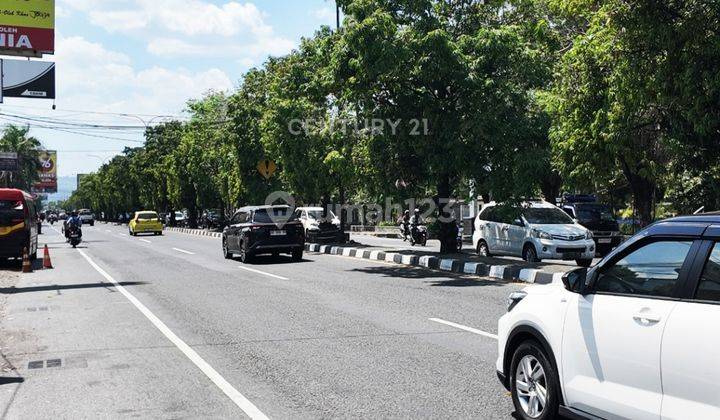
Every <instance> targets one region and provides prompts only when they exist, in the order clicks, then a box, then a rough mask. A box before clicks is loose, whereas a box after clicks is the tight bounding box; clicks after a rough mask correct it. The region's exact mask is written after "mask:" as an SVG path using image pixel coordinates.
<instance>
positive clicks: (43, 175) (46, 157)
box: [32, 150, 57, 193]
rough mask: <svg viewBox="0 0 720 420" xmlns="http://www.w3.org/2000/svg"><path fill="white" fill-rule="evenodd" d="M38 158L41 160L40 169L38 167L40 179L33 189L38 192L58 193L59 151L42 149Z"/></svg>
mask: <svg viewBox="0 0 720 420" xmlns="http://www.w3.org/2000/svg"><path fill="white" fill-rule="evenodd" d="M38 160H39V161H40V169H38V176H39V177H40V180H39V181H38V182H37V183H35V185H33V187H32V191H33V192H37V193H56V192H57V151H55V150H40V151H39V152H38Z"/></svg>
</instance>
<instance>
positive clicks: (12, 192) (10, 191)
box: [0, 188, 32, 200]
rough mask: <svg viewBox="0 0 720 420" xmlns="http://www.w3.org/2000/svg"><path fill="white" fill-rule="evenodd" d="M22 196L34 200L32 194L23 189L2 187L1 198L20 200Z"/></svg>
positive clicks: (0, 190)
mask: <svg viewBox="0 0 720 420" xmlns="http://www.w3.org/2000/svg"><path fill="white" fill-rule="evenodd" d="M21 198H25V199H29V200H32V196H31V195H30V194H28V193H26V192H25V191H23V190H18V189H16V188H0V199H4V200H8V199H10V200H18V199H21Z"/></svg>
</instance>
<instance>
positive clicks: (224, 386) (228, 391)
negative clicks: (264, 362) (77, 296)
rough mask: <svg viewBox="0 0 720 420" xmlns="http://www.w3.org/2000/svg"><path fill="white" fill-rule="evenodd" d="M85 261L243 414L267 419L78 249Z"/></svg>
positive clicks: (148, 310)
mask: <svg viewBox="0 0 720 420" xmlns="http://www.w3.org/2000/svg"><path fill="white" fill-rule="evenodd" d="M78 252H79V253H80V255H82V256H83V257H84V258H85V259H86V260H87V262H88V263H89V264H90V265H91V266H92V267H93V268H94V269H95V270H96V271H97V272H98V273H100V274H101V275H102V276H103V277H104V278H105V279H107V280H108V281H109V282H110V283H112V284H113V285H114V286H115V288H116V289H117V290H118V291H119V292H120V293H122V294H123V295H124V296H125V297H126V298H127V299H128V300H129V301H130V303H132V304H133V305H134V306H135V307H136V308H137V309H138V310H139V311H140V312H141V313H142V314H143V315H145V317H146V318H147V319H148V320H149V321H150V322H152V324H153V325H154V326H155V328H157V329H158V330H160V332H161V333H162V334H163V335H164V336H165V337H166V338H167V339H168V340H170V342H171V343H173V344H174V345H175V346H176V347H177V348H178V349H179V350H180V351H181V352H182V353H183V354H184V355H185V356H186V357H187V358H188V359H190V361H191V362H193V364H194V365H195V366H197V367H198V368H199V369H200V370H201V371H202V372H203V373H204V374H205V376H207V377H208V378H209V379H210V380H211V381H212V382H213V383H214V384H215V385H216V386H217V387H218V388H220V390H221V391H222V392H223V393H224V394H225V395H227V396H228V398H230V399H231V400H232V402H233V403H235V405H237V406H238V407H239V408H240V409H241V410H242V411H243V412H245V414H247V415H248V416H249V417H250V418H251V419H259V420H267V419H268V417H267V416H266V415H265V414H263V412H262V411H260V410H259V409H258V408H257V407H256V406H255V404H253V403H252V402H250V400H248V399H247V398H246V397H245V396H244V395H243V394H241V393H240V391H238V390H237V389H235V387H233V386H232V385H231V384H230V382H228V381H227V380H225V378H223V377H222V376H221V375H220V374H219V373H218V372H217V371H216V370H215V369H214V368H213V367H212V366H210V364H208V363H207V362H206V361H205V360H204V359H203V358H202V357H200V355H199V354H197V352H196V351H195V350H193V349H192V348H191V347H190V346H188V345H187V344H186V343H185V342H184V341H183V340H182V339H181V338H180V337H178V336H177V335H176V334H175V333H174V332H172V330H171V329H170V328H168V326H167V325H165V323H164V322H162V321H161V320H160V318H158V317H157V316H155V314H154V313H152V312H151V311H150V309H148V308H147V306H145V305H143V304H142V302H140V301H139V300H138V299H137V298H136V297H135V296H133V294H132V293H130V292H129V291H128V290H127V289H125V288H124V287H123V286H121V285H120V284H119V283H118V282H117V281H116V280H115V279H114V278H113V277H112V276H111V275H110V274H108V273H107V272H106V271H105V270H103V269H102V268H101V267H100V266H99V265H97V264H96V263H95V261H93V260H92V259H91V258H90V257H89V256H88V255H87V254H86V253H84V252H83V251H82V250H81V249H78Z"/></svg>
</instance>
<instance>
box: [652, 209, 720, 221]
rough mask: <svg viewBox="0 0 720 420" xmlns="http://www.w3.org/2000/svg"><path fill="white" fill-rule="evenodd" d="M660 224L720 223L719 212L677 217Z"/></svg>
mask: <svg viewBox="0 0 720 420" xmlns="http://www.w3.org/2000/svg"><path fill="white" fill-rule="evenodd" d="M662 222H671V223H680V222H685V223H688V222H689V223H720V212H717V211H714V212H710V213H700V214H691V215H687V216H677V217H673V218H671V219H665V220H662Z"/></svg>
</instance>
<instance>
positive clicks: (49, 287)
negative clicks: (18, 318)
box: [0, 281, 147, 295]
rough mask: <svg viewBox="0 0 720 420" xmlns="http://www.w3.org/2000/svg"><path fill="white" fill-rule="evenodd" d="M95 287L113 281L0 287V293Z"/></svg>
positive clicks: (124, 283) (110, 284)
mask: <svg viewBox="0 0 720 420" xmlns="http://www.w3.org/2000/svg"><path fill="white" fill-rule="evenodd" d="M118 284H120V285H121V286H139V285H143V284H147V282H144V281H124V282H119V283H118ZM95 287H103V288H112V287H115V285H114V284H113V283H78V284H49V285H45V286H30V287H0V294H4V295H14V294H17V293H31V292H44V291H50V290H71V289H92V288H95Z"/></svg>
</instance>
